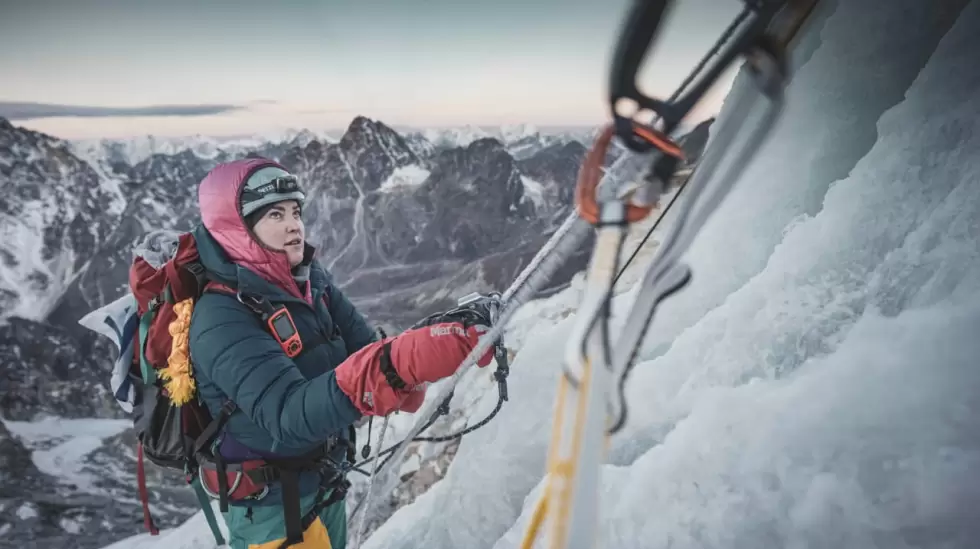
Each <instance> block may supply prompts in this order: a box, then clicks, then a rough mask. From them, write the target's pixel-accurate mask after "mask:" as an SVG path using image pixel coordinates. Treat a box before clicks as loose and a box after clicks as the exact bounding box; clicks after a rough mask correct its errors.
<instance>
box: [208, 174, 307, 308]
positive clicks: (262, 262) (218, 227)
mask: <svg viewBox="0 0 980 549" xmlns="http://www.w3.org/2000/svg"><path fill="white" fill-rule="evenodd" d="M263 166H276V167H279V168H282V169H285V168H284V167H283V166H281V165H280V164H278V163H276V162H273V161H271V160H268V159H264V158H248V159H244V160H234V161H232V162H227V163H224V164H219V165H218V166H216V167H215V168H214V169H213V170H211V171H210V172H209V173H208V175H207V176H205V178H204V180H203V181H201V185H200V186H199V187H198V194H197V197H198V203H199V204H200V208H201V221H202V222H203V223H204V227H205V228H206V229H207V230H208V232H210V233H211V236H212V237H214V239H215V240H216V241H217V242H218V244H219V245H220V246H221V247H222V248H223V249H224V250H225V253H227V254H228V258H229V259H230V260H231V261H232V262H233V263H235V264H238V265H240V266H242V267H246V268H248V269H251V270H252V271H255V272H256V273H257V274H258V275H259V276H261V277H262V278H264V279H265V280H267V281H269V282H271V283H273V284H275V285H277V286H280V287H281V288H282V289H284V290H286V291H287V292H289V293H290V294H291V295H294V296H296V297H298V298H300V299H306V300H307V301H309V286H308V285H307V291H306V293H307V295H306V296H304V295H302V294H301V293H300V291H299V287H297V285H296V281H295V280H294V279H293V274H292V270H291V269H290V267H289V259H288V258H287V257H286V252H280V251H275V250H271V249H269V248H266V247H265V246H263V245H261V244H259V242H258V241H257V240H256V239H255V238H253V236H252V233H251V231H249V230H248V227H246V226H245V220H244V219H243V218H242V215H241V210H239V208H238V197H239V194H240V192H241V189H242V186H243V185H244V183H245V177H246V176H247V175H248V174H250V173H253V172H254V171H255V170H257V169H259V168H261V167H263Z"/></svg>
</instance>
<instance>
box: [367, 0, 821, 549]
mask: <svg viewBox="0 0 980 549" xmlns="http://www.w3.org/2000/svg"><path fill="white" fill-rule="evenodd" d="M743 2H744V4H745V6H744V8H743V10H742V12H741V13H740V14H739V15H738V17H737V18H736V19H735V20H734V21H733V22H732V24H731V25H730V26H729V27H728V28H727V29H726V30H725V32H724V33H723V34H722V36H721V37H720V38H719V40H718V42H717V43H716V44H715V46H714V47H713V48H712V50H711V51H710V52H709V53H708V54H707V55H706V56H705V57H704V59H702V61H701V63H699V65H698V66H697V67H696V68H695V69H694V70H693V71H692V73H691V74H690V75H689V76H688V78H687V79H686V80H685V81H684V82H683V83H682V84H681V86H680V88H679V89H678V90H677V91H676V92H675V93H674V94H673V95H672V96H671V98H670V99H668V100H659V99H655V98H652V97H648V96H646V95H644V94H642V93H641V92H640V91H639V89H638V88H637V85H636V73H637V70H638V69H639V65H640V63H641V62H642V60H643V58H644V56H645V55H646V53H647V50H648V49H649V48H650V44H651V43H652V41H653V38H654V37H655V35H656V33H657V31H658V29H659V28H660V25H661V22H662V20H663V19H664V16H665V13H666V12H667V8H668V7H669V5H670V4H671V2H669V1H667V0H636V1H635V2H634V5H633V9H632V10H631V12H630V13H629V15H628V17H627V18H626V20H625V23H624V25H623V27H622V33H621V35H620V39H619V42H618V44H617V47H616V49H615V52H614V61H613V64H612V70H611V79H610V94H609V98H608V99H609V103H610V107H611V111H612V116H613V122H612V123H611V124H610V125H609V126H607V127H605V128H604V129H603V131H602V132H601V134H600V135H599V136H598V138H597V139H596V142H595V144H594V145H593V147H592V149H591V150H590V151H589V153H588V155H587V157H586V158H585V160H584V162H583V166H582V169H581V171H580V174H579V180H578V183H577V186H576V190H575V206H576V208H575V211H574V212H572V213H571V214H570V215H569V216H568V217H567V218H566V219H565V221H564V223H563V224H562V225H561V226H560V227H559V228H558V230H557V231H556V232H555V234H554V235H553V236H552V237H551V239H550V240H549V241H548V242H547V243H546V244H545V245H544V247H542V249H541V250H540V251H539V252H538V254H537V255H536V256H535V257H534V258H533V259H532V260H531V262H530V263H529V264H528V265H527V266H526V267H525V268H524V270H523V271H522V272H521V274H520V275H519V276H518V277H517V279H516V280H515V281H514V283H513V284H512V285H511V286H510V288H508V289H507V290H506V291H505V292H504V293H503V295H502V296H500V299H499V302H500V307H499V309H498V311H497V314H496V318H495V319H494V323H493V327H492V328H491V329H490V330H489V331H488V332H487V333H486V334H484V336H483V337H481V339H480V341H479V343H478V344H477V345H476V347H475V348H474V349H473V350H472V351H471V352H470V354H469V356H467V358H466V359H465V360H464V361H463V363H462V364H461V365H460V368H458V369H457V371H456V372H455V374H454V375H453V377H452V378H451V379H450V380H448V382H447V383H446V384H445V385H444V386H443V387H442V389H441V391H440V392H439V394H438V395H437V396H436V397H435V398H433V399H431V400H428V401H427V405H426V406H425V407H423V409H421V410H419V411H418V412H417V414H418V417H420V418H422V419H421V420H420V421H419V422H417V423H416V424H415V425H414V426H413V428H412V429H411V430H410V431H409V434H408V435H406V437H405V438H404V439H403V440H402V441H401V442H399V443H397V444H396V445H394V446H393V447H391V448H389V449H388V450H386V451H385V452H384V453H385V454H389V455H388V457H387V458H386V460H385V463H386V464H387V463H388V462H394V463H395V464H397V463H400V462H401V460H402V458H403V457H404V455H405V452H406V451H407V448H408V444H407V443H408V442H410V441H413V440H424V439H422V438H417V437H418V435H419V433H420V432H421V431H422V430H423V429H426V428H428V426H429V425H431V424H432V423H433V421H434V420H435V418H437V417H438V416H439V415H440V414H442V413H444V412H445V411H447V403H448V399H449V398H451V396H452V395H453V392H454V390H455V388H456V385H457V384H458V383H459V381H460V379H461V378H462V377H463V376H464V375H465V374H466V373H467V372H468V371H469V369H470V368H471V367H472V366H473V364H475V363H476V361H477V360H478V359H479V357H481V356H482V355H483V354H484V353H485V352H486V351H487V350H488V349H489V348H490V347H491V346H495V345H497V346H499V347H500V352H503V353H504V356H506V353H505V351H503V350H502V345H499V343H500V341H501V338H502V336H503V332H504V330H505V329H506V325H507V322H508V321H509V320H510V319H511V318H512V317H513V315H514V313H515V312H516V311H517V310H518V309H519V308H520V307H521V306H523V305H524V304H525V303H527V302H528V301H530V300H531V299H532V298H533V297H534V296H535V294H536V293H537V292H538V290H539V289H540V288H542V287H544V283H545V282H547V281H548V280H549V279H550V278H551V277H552V275H553V274H554V273H555V272H556V271H557V269H558V268H559V267H560V266H561V265H562V263H563V261H564V259H565V258H567V257H568V256H570V255H571V254H572V253H573V252H574V251H576V250H577V249H578V248H579V246H580V245H581V243H582V242H583V241H584V240H585V238H586V237H588V236H589V234H590V233H592V232H595V234H596V239H595V242H594V245H593V251H592V257H591V260H590V264H589V267H588V271H587V278H586V280H587V286H586V289H585V293H584V295H583V297H582V301H581V304H580V306H579V309H578V314H577V316H576V318H577V323H576V324H575V326H574V328H573V331H572V333H571V335H570V338H569V342H568V346H567V348H566V354H565V360H564V362H565V366H564V375H563V376H561V378H560V380H559V387H558V393H557V397H556V402H555V408H554V414H555V421H554V426H555V427H554V431H553V433H552V439H551V440H552V442H551V446H550V449H549V456H548V462H547V463H548V471H547V472H548V475H547V477H546V478H547V480H546V487H545V491H544V495H543V497H542V498H541V499H540V500H539V501H538V504H537V505H536V507H535V510H534V513H533V515H532V518H531V521H530V523H529V526H528V529H527V531H526V535H525V538H524V542H523V545H522V547H524V548H530V547H531V546H532V545H533V543H534V541H535V539H536V538H537V536H538V534H539V532H540V530H541V526H542V524H543V523H544V520H545V517H546V516H547V515H548V513H549V511H553V512H554V513H555V516H554V520H553V521H552V524H551V528H550V536H549V541H550V546H551V547H555V548H559V547H561V548H568V547H575V548H591V547H593V545H594V542H595V539H596V527H597V521H596V516H597V514H598V513H597V512H596V511H597V505H596V502H597V499H598V480H599V478H598V477H599V475H598V471H599V466H600V464H601V461H602V458H603V454H604V452H605V448H606V446H607V444H608V440H609V437H610V436H611V435H612V434H614V433H616V432H617V431H618V430H619V429H621V428H622V426H623V425H624V424H625V421H626V406H625V404H624V397H623V393H624V386H625V382H626V379H627V377H628V375H629V372H630V370H631V368H632V366H633V363H634V361H635V358H636V353H637V352H638V350H639V347H640V344H641V342H642V340H643V337H644V335H645V334H646V330H647V328H648V327H649V324H650V322H651V321H652V318H653V315H654V311H655V309H656V306H657V304H659V303H660V302H661V301H662V300H663V299H664V298H666V297H668V296H669V295H671V294H673V293H675V292H677V291H679V290H680V289H682V288H683V287H684V286H685V285H686V284H687V283H688V282H689V281H690V279H691V272H690V269H689V268H688V267H687V266H686V265H683V264H682V263H680V262H679V258H680V256H681V255H682V254H683V253H684V251H685V250H686V249H687V247H688V246H689V244H690V242H691V241H692V240H693V238H694V236H695V235H696V234H697V232H698V231H699V230H700V227H701V226H702V225H703V224H704V221H705V220H706V219H707V217H708V216H710V215H711V213H712V212H713V211H714V209H715V207H716V206H717V205H718V204H719V203H720V202H721V200H722V199H723V198H724V196H725V194H726V193H727V191H728V190H729V188H730V187H731V184H730V183H731V181H733V180H734V179H736V178H737V177H738V175H739V174H740V171H741V169H742V168H743V167H744V166H745V164H746V163H747V162H746V161H745V160H746V159H747V158H749V157H751V155H752V154H753V153H754V149H755V147H756V146H758V144H759V143H760V142H761V140H762V138H763V136H764V135H765V133H766V131H768V128H769V125H770V124H771V123H772V121H773V120H774V118H775V116H776V114H777V112H778V109H779V106H780V103H781V91H782V88H783V86H784V85H785V83H786V81H787V72H788V71H787V68H786V63H785V60H784V52H785V50H786V49H787V48H788V46H789V43H790V41H791V40H792V39H793V37H794V36H795V35H796V34H797V32H798V30H799V29H800V27H801V26H802V25H803V23H804V22H805V20H806V19H807V17H808V16H809V14H810V13H811V11H812V10H813V8H814V7H815V5H816V3H817V0H743ZM716 55H717V57H718V59H716V60H715V61H714V62H713V63H711V64H710V65H709V62H710V61H711V58H713V57H715V56H716ZM739 58H742V59H744V61H745V63H746V65H745V66H746V68H747V69H748V70H749V72H750V74H751V75H752V76H753V77H754V78H755V82H756V84H757V85H758V87H759V88H760V90H761V91H762V94H763V95H764V96H765V97H767V98H768V99H769V100H770V102H769V106H770V107H771V108H770V109H769V110H768V111H767V113H766V115H765V116H763V118H762V122H761V123H760V124H759V125H758V128H757V129H756V131H755V132H753V133H752V134H751V135H750V136H749V137H748V138H747V139H745V140H744V143H745V144H744V145H743V146H742V148H741V149H740V150H739V151H738V154H737V155H735V156H736V158H738V159H740V163H739V164H737V165H736V166H734V167H732V168H730V169H726V170H724V171H723V175H722V177H721V178H720V179H721V181H712V177H713V176H714V175H715V173H716V172H717V171H718V170H717V167H718V165H719V163H720V161H721V158H722V156H723V155H724V154H725V153H730V145H731V144H732V143H733V142H734V141H735V139H736V138H737V137H739V136H741V135H742V126H743V124H744V122H745V120H746V119H747V115H748V112H749V111H750V110H751V109H750V105H742V104H738V105H736V106H735V107H732V108H731V113H732V114H731V116H729V117H728V118H727V119H726V120H725V121H724V124H723V125H722V126H721V128H720V129H719V130H718V131H717V133H716V135H715V136H714V138H713V139H712V141H711V142H710V143H709V146H708V150H706V151H705V154H704V157H703V158H702V159H701V160H700V161H699V163H698V166H697V168H696V169H695V170H694V173H693V174H692V176H691V178H690V181H688V182H686V183H685V184H684V185H683V187H681V189H679V190H678V191H677V194H676V195H675V196H674V197H673V199H672V200H671V202H670V203H668V205H667V207H665V208H664V209H662V210H660V212H659V216H658V218H657V220H656V221H655V223H654V225H653V227H652V228H651V229H650V232H649V233H647V237H649V235H650V233H652V231H653V229H654V228H656V227H657V225H658V224H659V223H660V221H661V220H662V219H663V216H664V215H665V214H666V212H667V210H669V209H670V207H671V206H673V204H674V201H675V200H676V199H677V197H678V196H679V195H680V192H681V191H683V190H686V189H691V190H690V191H689V192H688V195H689V197H688V200H687V201H686V202H685V203H684V205H683V206H682V207H681V209H680V210H679V213H678V214H677V218H676V220H675V222H674V224H673V226H672V230H671V232H670V233H669V234H668V235H667V237H666V238H665V239H664V241H663V243H661V244H660V245H659V247H658V248H657V251H656V254H655V257H654V258H653V260H652V261H651V263H650V267H649V268H648V269H647V271H646V272H645V273H644V277H643V279H642V280H641V282H640V284H639V287H640V291H639V293H638V294H637V297H636V301H635V302H634V304H633V306H632V307H631V309H630V311H629V312H628V314H627V320H626V323H625V327H624V329H623V330H622V332H621V333H620V334H619V337H618V338H617V340H616V344H615V345H612V342H611V338H610V334H609V329H608V319H609V303H610V299H611V296H612V292H613V286H614V284H615V282H616V280H618V278H619V277H620V276H621V275H622V273H623V271H624V270H625V268H626V265H628V263H629V262H631V261H632V260H633V258H634V257H635V256H636V252H634V253H633V255H632V256H631V257H630V259H629V260H628V261H627V262H626V264H624V265H622V266H620V265H619V257H620V252H621V250H622V247H623V244H624V242H625V237H626V234H627V232H628V230H629V226H630V225H631V224H632V223H636V222H638V221H641V220H643V219H646V218H647V217H648V216H649V215H650V214H651V213H652V212H653V211H654V210H656V209H657V208H658V207H659V205H660V199H661V197H662V195H663V194H664V193H665V192H666V190H667V187H668V185H669V183H670V181H671V179H672V178H673V175H674V173H675V171H676V169H677V167H678V165H679V164H680V162H681V161H683V160H684V153H683V150H682V148H681V147H680V146H678V144H677V143H676V142H675V141H674V140H673V139H672V138H671V137H670V134H671V133H672V132H674V131H675V130H676V129H677V128H678V126H679V124H680V123H681V122H682V121H683V120H684V118H685V117H687V116H688V114H689V113H690V112H691V110H692V109H693V108H694V107H695V106H696V105H697V104H698V102H699V101H700V100H701V99H702V98H703V96H704V95H705V93H706V92H707V91H708V90H709V89H710V88H711V87H712V86H713V85H714V84H715V83H716V82H717V80H718V78H719V76H720V75H721V74H722V73H723V72H724V71H725V70H726V69H727V68H728V67H729V66H730V65H731V64H733V63H734V62H735V61H736V60H737V59H739ZM699 75H700V78H697V77H698V76H699ZM696 78H697V79H696ZM685 89H686V90H685ZM742 100H744V98H742ZM629 103H632V104H633V105H635V106H636V107H638V109H637V111H638V112H636V113H634V114H633V115H631V116H627V115H625V114H623V113H622V111H623V109H624V108H625V107H626V106H627V105H628V104H629ZM647 112H652V113H653V114H655V115H656V116H657V118H658V121H657V125H654V123H644V122H641V121H639V120H638V119H637V117H638V116H639V115H641V114H645V113H647ZM616 138H618V141H619V142H620V143H621V144H622V145H624V146H625V147H627V148H628V149H629V151H628V152H627V154H623V155H622V156H621V157H620V158H619V159H618V160H617V162H616V163H615V164H614V165H613V166H612V167H611V168H610V169H609V170H608V171H607V173H606V176H607V177H606V178H605V180H603V177H602V165H603V160H604V158H605V157H606V154H607V152H608V149H609V147H610V146H612V145H613V144H614V143H615V141H617V139H616ZM629 152H632V153H639V154H651V153H652V155H653V159H652V162H651V165H650V169H649V171H648V173H647V177H646V178H645V179H644V180H643V181H640V182H629V183H626V184H624V183H622V182H618V181H614V180H613V179H614V178H612V177H609V175H610V174H614V173H615V172H616V170H617V167H618V166H619V165H620V163H621V162H623V161H624V160H625V159H626V158H627V157H628V156H629ZM709 183H712V184H711V185H710V188H709ZM645 240H646V238H644V241H645ZM640 245H641V246H642V242H641V244H640ZM617 271H618V272H617ZM498 356H499V355H498ZM616 376H618V386H617V387H616V388H617V391H616V393H615V398H612V396H613V393H612V392H611V389H612V388H613V380H614V379H615V377H616ZM499 405H500V402H498V409H499ZM607 406H609V407H611V410H608V409H607ZM495 413H496V410H495V411H494V414H495ZM491 417H492V415H491ZM610 420H611V421H610ZM482 423H485V421H484V422H481V424H482ZM385 427H387V418H386V421H385V426H384V427H382V435H381V436H382V440H383V437H384V430H385ZM474 428H475V427H474ZM469 430H472V429H469ZM466 432H469V431H466ZM379 455H380V454H379ZM390 469H391V467H387V468H385V467H378V461H377V456H376V457H375V470H374V471H373V473H372V475H371V484H370V486H369V488H368V494H367V496H366V497H365V498H364V499H362V500H361V503H363V505H361V504H359V505H358V508H356V509H355V511H354V512H353V513H352V514H351V519H353V516H354V515H355V514H356V513H357V511H358V510H360V511H361V513H362V516H361V519H362V520H361V527H360V528H359V529H358V531H357V533H356V535H355V537H354V545H353V547H357V541H359V539H360V534H361V532H362V530H363V519H364V517H365V516H366V515H367V512H368V509H367V508H368V506H369V503H370V497H371V495H372V493H373V492H372V489H373V487H374V484H375V481H376V479H377V478H378V477H379V476H382V475H381V473H382V472H384V473H385V474H384V475H383V476H384V477H385V478H383V480H382V481H381V482H382V487H383V488H382V490H383V491H385V492H387V491H390V488H391V486H390V483H392V482H393V481H396V480H397V478H395V479H391V478H389V477H391V475H388V474H387V473H389V470H390Z"/></svg>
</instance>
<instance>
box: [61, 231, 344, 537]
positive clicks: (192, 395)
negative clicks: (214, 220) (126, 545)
mask: <svg viewBox="0 0 980 549" xmlns="http://www.w3.org/2000/svg"><path fill="white" fill-rule="evenodd" d="M135 252H136V253H135V256H134V259H133V262H132V264H131V265H130V268H129V289H130V293H128V294H126V295H124V296H122V297H120V298H119V299H117V300H116V301H114V302H112V303H110V304H108V305H106V306H104V307H102V308H100V309H98V310H96V311H93V312H91V313H89V314H88V315H86V316H85V317H84V318H82V319H81V320H80V321H79V323H80V324H82V325H83V326H86V327H88V328H90V329H92V330H94V331H96V332H98V333H100V334H103V335H106V336H107V337H109V338H110V339H112V340H113V341H114V342H115V343H116V346H117V348H118V349H119V356H118V358H117V359H116V361H115V365H114V369H113V374H112V377H111V380H110V386H111V390H112V393H113V395H114V397H115V399H116V401H117V402H118V403H119V404H120V405H121V406H122V407H123V409H124V410H126V411H127V412H131V413H132V414H133V418H134V419H133V422H134V427H135V429H136V432H137V448H136V459H137V466H136V467H137V483H138V490H139V496H140V500H141V503H142V507H143V522H144V526H145V527H146V529H147V530H148V531H149V532H150V533H151V535H157V534H159V529H158V528H157V527H156V525H155V524H154V522H153V518H152V516H151V515H150V510H149V503H148V496H147V489H146V475H145V468H144V458H145V459H147V460H149V461H150V462H152V463H153V464H155V465H157V466H159V467H162V468H164V469H169V470H171V471H174V472H177V473H178V474H182V475H183V476H184V478H185V481H186V482H187V483H188V484H190V485H191V486H192V487H193V488H194V490H195V492H196V494H197V497H198V501H199V503H200V504H201V507H202V509H203V511H204V513H205V516H206V518H207V521H208V524H209V526H210V527H211V531H212V533H213V534H214V537H215V541H216V542H217V543H218V545H223V544H224V543H225V542H224V540H223V537H222V536H221V533H220V531H219V529H218V526H217V521H216V518H215V516H214V511H213V509H212V507H211V504H210V501H211V498H220V501H221V507H222V509H223V510H224V509H225V508H226V505H227V499H228V493H227V492H228V491H227V483H225V481H224V479H225V474H226V470H225V469H226V466H225V464H223V463H221V460H220V457H218V456H214V455H213V454H212V453H211V446H212V444H213V443H214V441H215V440H216V438H217V436H218V434H219V433H220V432H221V430H222V428H223V427H224V425H225V423H226V422H227V420H228V418H229V417H230V416H231V414H232V413H234V412H235V410H236V409H237V408H236V406H235V404H234V403H233V402H231V401H228V402H226V403H225V404H224V405H223V406H222V408H221V410H220V412H219V414H218V416H217V417H212V414H211V413H210V411H209V410H208V408H207V406H206V405H205V404H204V403H203V402H201V401H200V399H199V398H198V395H197V392H196V384H195V381H194V376H193V367H192V365H191V362H190V356H189V349H188V347H189V340H188V332H189V328H190V320H191V314H192V313H193V308H194V306H195V304H196V303H197V301H198V300H199V299H200V297H201V296H202V295H203V294H204V292H205V291H218V292H223V293H230V294H233V295H237V292H236V290H235V289H234V288H231V287H230V286H227V285H225V284H222V283H218V282H215V281H212V280H211V278H210V277H209V275H208V273H207V272H206V270H205V269H204V267H203V265H202V264H201V263H200V256H199V255H198V251H197V246H196V242H195V240H194V235H193V233H189V232H185V233H175V232H172V231H156V232H153V233H150V234H149V235H147V237H146V238H145V239H144V240H143V241H142V242H141V243H140V244H138V245H137V247H136V249H135ZM243 297H244V299H243ZM239 299H241V300H242V302H243V303H244V304H246V305H247V306H249V308H250V309H251V310H252V311H253V312H255V313H256V314H257V315H259V316H260V317H261V319H262V321H263V324H264V325H265V326H266V328H267V329H268V330H269V331H270V333H271V334H272V335H273V336H274V337H276V339H277V340H278V341H279V343H280V345H281V346H282V348H283V351H284V352H285V353H286V354H287V356H290V357H295V356H297V355H298V354H299V353H301V352H302V351H303V350H305V349H304V345H303V342H302V341H301V340H300V338H299V337H298V332H297V330H296V327H295V324H294V323H293V320H292V318H291V317H290V316H289V313H288V311H287V310H286V309H285V308H284V307H281V308H279V309H276V308H274V307H272V306H271V305H270V304H269V302H268V301H267V300H264V299H263V298H257V297H255V296H239ZM351 436H353V433H351ZM352 443H353V440H351V444H352ZM328 450H329V448H326V447H325V449H324V450H322V451H321V452H320V453H318V454H317V456H315V458H316V459H319V456H321V455H322V453H323V452H326V451H328ZM311 459H314V458H311ZM348 460H353V457H352V456H351V455H349V456H348ZM215 461H217V462H218V467H219V469H218V470H217V471H215V468H214V462H215ZM309 463H311V462H304V463H303V465H304V466H308V465H309ZM266 465H267V464H266V463H254V464H253V463H246V464H239V465H237V466H231V467H227V470H228V471H230V472H231V473H230V474H232V475H234V474H237V475H239V476H240V477H242V478H246V480H247V477H245V474H243V473H245V472H246V470H247V469H251V468H252V467H263V468H265V469H268V468H269V467H266ZM256 472H257V471H256ZM215 475H218V476H215ZM205 477H208V478H205ZM215 479H217V480H215ZM208 480H210V483H211V486H214V483H215V482H217V483H218V484H219V486H221V487H222V488H221V489H220V490H217V492H218V494H216V493H215V492H216V490H214V489H208ZM235 484H236V485H238V483H237V482H236V483H235ZM341 488H342V489H341V490H340V491H338V492H337V494H335V495H333V496H332V497H331V498H330V499H331V500H333V501H335V500H336V499H337V498H338V497H342V496H343V493H344V492H345V491H346V486H342V487H341ZM234 491H235V490H234V489H233V490H232V492H234ZM324 504H327V502H326V501H324Z"/></svg>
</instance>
